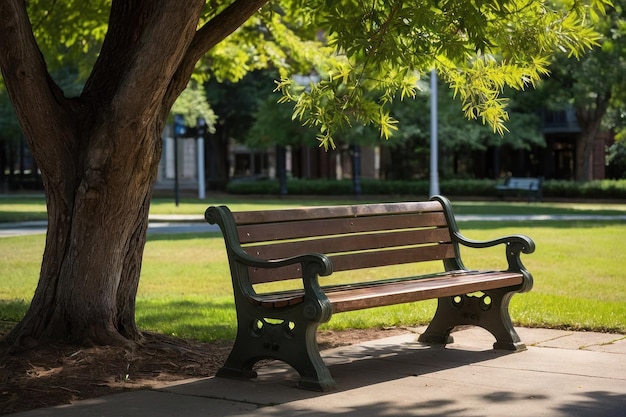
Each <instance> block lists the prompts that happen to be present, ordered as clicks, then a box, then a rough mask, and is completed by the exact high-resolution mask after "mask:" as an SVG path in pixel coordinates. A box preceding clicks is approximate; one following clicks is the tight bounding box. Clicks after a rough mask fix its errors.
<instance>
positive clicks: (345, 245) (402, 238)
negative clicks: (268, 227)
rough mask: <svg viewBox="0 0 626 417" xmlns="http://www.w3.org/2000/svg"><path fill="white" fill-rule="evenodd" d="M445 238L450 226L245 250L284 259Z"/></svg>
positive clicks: (446, 240)
mask: <svg viewBox="0 0 626 417" xmlns="http://www.w3.org/2000/svg"><path fill="white" fill-rule="evenodd" d="M442 242H450V231H449V230H448V229H447V228H438V229H417V230H401V231H387V232H378V233H368V234H357V235H340V236H331V237H325V238H319V239H315V240H296V241H287V242H281V243H276V244H272V245H266V244H261V245H252V246H245V250H246V252H247V253H249V254H250V255H253V256H257V257H259V258H263V259H281V258H287V257H290V256H296V255H299V254H302V253H311V252H317V253H324V254H327V255H332V254H337V253H341V252H357V251H362V250H372V249H384V248H389V247H400V246H410V245H415V244H416V243H419V244H420V245H427V244H433V243H442Z"/></svg>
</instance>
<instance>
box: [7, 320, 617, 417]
mask: <svg viewBox="0 0 626 417" xmlns="http://www.w3.org/2000/svg"><path fill="white" fill-rule="evenodd" d="M422 330H423V328H418V329H414V332H413V333H407V334H405V335H400V336H394V337H390V338H386V339H381V340H377V341H371V342H367V343H361V344H357V345H353V346H348V347H342V348H337V349H332V350H327V351H324V352H323V357H324V360H325V362H326V363H327V364H329V368H330V371H331V373H332V374H333V377H334V378H335V380H336V382H337V384H338V388H337V390H335V391H332V392H329V393H317V392H310V391H303V390H299V389H297V388H295V387H294V386H295V382H296V375H295V373H294V372H293V371H292V370H291V368H289V367H287V366H285V365H282V364H280V363H271V364H269V365H266V366H265V367H263V368H261V369H260V370H259V377H258V378H257V379H256V380H252V381H240V380H230V379H221V378H205V379H197V380H189V381H184V382H181V383H177V384H172V385H167V386H162V387H156V388H153V389H146V390H141V391H133V392H127V393H123V394H116V395H111V396H106V397H101V398H96V399H92V400H85V401H80V402H77V403H75V404H73V405H70V406H62V407H56V408H46V409H39V410H33V411H29V412H25V413H20V414H15V415H13V417H18V416H19V417H40V416H46V417H91V416H94V417H95V416H98V417H140V416H141V417H146V416H150V417H176V416H185V417H235V416H237V417H251V416H274V417H314V416H354V417H387V416H389V417H392V416H393V417H404V416H407V417H408V416H431V417H437V416H455V417H456V416H458V417H478V416H511V415H515V416H524V417H526V416H532V417H534V416H549V417H569V416H578V417H624V415H625V414H624V411H625V410H626V337H625V336H624V335H617V334H603V333H592V332H571V331H562V330H548V329H526V328H520V329H518V330H519V333H520V337H521V338H522V340H523V341H524V342H525V343H526V344H527V345H529V348H528V350H527V351H524V352H518V353H509V352H503V351H494V350H491V349H490V347H491V344H492V343H493V338H492V336H491V335H490V334H488V333H487V332H485V331H483V330H481V329H476V328H470V329H465V330H462V331H459V332H455V333H454V338H455V343H452V344H450V345H447V346H446V347H445V348H443V347H441V346H436V347H431V346H427V345H423V344H421V343H418V342H416V337H417V335H416V333H419V332H420V331H422Z"/></svg>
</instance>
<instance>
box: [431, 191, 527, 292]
mask: <svg viewBox="0 0 626 417" xmlns="http://www.w3.org/2000/svg"><path fill="white" fill-rule="evenodd" d="M431 200H436V201H439V202H440V203H441V205H442V206H443V208H444V213H445V216H446V219H447V220H448V225H449V227H450V232H451V237H452V242H453V244H454V246H455V252H456V259H455V260H453V261H454V262H453V263H452V262H451V263H449V266H448V269H465V266H464V265H463V262H462V261H461V255H460V252H459V248H458V245H459V244H461V245H463V246H467V247H469V248H477V249H480V248H489V247H493V246H496V245H505V246H506V260H507V262H508V269H507V270H508V271H513V272H519V273H521V274H522V275H523V276H524V282H523V284H522V287H521V288H520V289H519V292H528V291H530V290H531V288H532V287H533V277H532V275H531V274H530V272H529V271H528V270H527V269H526V267H525V266H524V264H523V263H522V260H521V258H520V255H521V254H522V253H525V254H529V253H533V252H534V251H535V242H534V241H533V240H532V239H531V238H529V237H528V236H525V235H510V236H503V237H499V238H496V239H490V240H473V239H468V238H466V237H465V236H463V235H462V234H461V232H460V231H459V227H458V226H457V224H456V219H455V218H454V213H453V211H452V205H451V204H450V201H449V200H448V199H447V198H445V197H443V196H433V197H432V198H431Z"/></svg>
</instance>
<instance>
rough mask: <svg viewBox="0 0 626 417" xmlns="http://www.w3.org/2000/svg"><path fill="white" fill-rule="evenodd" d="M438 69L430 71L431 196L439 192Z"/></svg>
mask: <svg viewBox="0 0 626 417" xmlns="http://www.w3.org/2000/svg"><path fill="white" fill-rule="evenodd" d="M437 117H438V116H437V71H436V70H434V69H433V70H431V71H430V196H431V197H432V196H434V195H437V194H439V166H438V164H437V157H438V156H437V155H438V153H437Z"/></svg>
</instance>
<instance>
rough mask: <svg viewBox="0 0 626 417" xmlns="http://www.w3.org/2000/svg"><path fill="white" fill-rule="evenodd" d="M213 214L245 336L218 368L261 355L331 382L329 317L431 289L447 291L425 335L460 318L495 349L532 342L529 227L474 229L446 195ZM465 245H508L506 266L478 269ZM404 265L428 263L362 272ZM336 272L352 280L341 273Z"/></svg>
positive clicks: (236, 371) (436, 334)
mask: <svg viewBox="0 0 626 417" xmlns="http://www.w3.org/2000/svg"><path fill="white" fill-rule="evenodd" d="M205 217H206V220H207V221H208V222H209V223H211V224H216V223H217V224H218V225H219V226H220V228H221V230H222V233H223V235H224V241H225V244H226V252H227V254H228V261H229V264H230V272H231V277H232V284H233V289H234V297H235V306H236V310H237V326H238V328H237V337H236V340H235V344H234V346H233V349H232V351H231V353H230V355H229V357H228V359H227V360H226V363H225V364H224V366H223V367H222V368H221V369H220V370H219V372H218V374H217V375H218V376H220V377H241V378H253V377H255V376H256V372H255V371H254V370H253V365H254V364H255V363H256V362H258V361H260V360H262V359H277V360H281V361H284V362H286V363H288V364H289V365H291V366H292V367H293V368H295V370H296V371H297V372H298V373H299V374H300V381H299V386H300V387H301V388H306V389H314V390H328V389H331V388H333V387H334V386H335V382H334V381H333V379H332V377H331V374H330V372H329V370H328V368H327V367H326V366H325V364H324V362H323V360H322V358H321V356H320V352H319V349H318V346H317V341H316V331H317V328H318V325H319V324H320V323H324V322H327V321H329V320H330V318H331V316H332V315H333V314H336V313H341V312H346V311H353V310H360V309H366V308H371V307H379V306H386V305H392V304H399V303H408V302H414V301H420V300H426V299H438V307H437V310H436V312H435V315H434V318H433V319H432V321H431V323H430V325H429V326H428V328H427V329H426V331H425V332H424V333H423V334H422V335H421V336H420V337H419V340H420V341H421V342H425V343H438V344H445V343H450V342H451V341H452V339H451V337H450V332H451V331H452V329H453V328H454V327H455V326H459V325H476V326H480V327H483V328H485V329H487V330H488V331H489V332H491V333H492V334H493V336H494V337H495V339H496V342H495V343H494V348H496V349H508V350H512V351H517V350H524V349H525V348H526V347H525V345H524V344H523V343H522V342H521V341H520V338H519V336H518V335H517V333H516V331H515V329H514V327H513V325H512V322H511V319H510V316H509V311H508V306H509V300H510V299H511V297H512V296H513V294H515V293H517V292H526V291H529V290H530V289H531V287H532V276H531V274H530V273H529V272H528V271H527V270H526V269H525V267H524V266H523V264H522V262H521V260H520V254H521V253H527V254H528V253H532V252H533V251H534V249H535V245H534V242H533V241H532V240H531V239H530V238H528V237H526V236H523V235H515V236H507V237H502V238H499V239H494V240H489V241H476V240H470V239H467V238H465V237H464V236H463V235H461V233H460V232H459V230H458V227H457V225H456V222H455V219H454V215H453V212H452V208H451V206H450V203H449V201H448V200H447V199H446V198H444V197H441V196H436V197H433V198H432V199H431V201H423V202H406V203H388V204H363V205H352V206H328V207H310V208H301V209H287V210H269V211H248V212H237V213H231V211H230V210H229V209H228V208H227V207H225V206H220V207H209V208H208V209H207V211H206V213H205ZM461 245H463V246H467V247H470V248H487V247H492V246H496V245H503V246H504V258H503V259H502V261H503V266H504V264H506V265H507V266H506V268H504V269H503V270H501V271H491V270H489V271H481V270H470V269H468V268H466V267H465V265H464V263H463V261H462V260H461V253H460V246H461ZM429 261H430V262H429ZM433 261H434V262H433ZM423 263H425V264H423ZM401 264H415V265H416V266H417V265H418V264H420V265H425V266H426V267H425V268H422V269H420V271H422V272H421V273H419V274H418V273H416V274H415V276H409V277H396V276H393V275H392V276H389V275H384V274H383V272H381V271H382V270H383V268H376V270H374V271H375V275H376V278H375V279H373V280H366V279H364V276H365V275H366V274H365V273H364V272H365V271H366V270H368V269H370V268H375V267H389V266H394V265H401ZM424 269H426V270H427V272H426V273H424V272H423V271H424ZM367 272H372V271H367ZM336 275H342V278H343V281H342V282H337V281H333V280H332V278H333V277H335V276H336ZM369 275H372V274H369ZM294 283H295V284H298V285H294ZM268 284H269V285H270V286H271V289H270V290H267V289H265V290H264V289H263V288H262V287H263V286H267V285H268Z"/></svg>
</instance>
